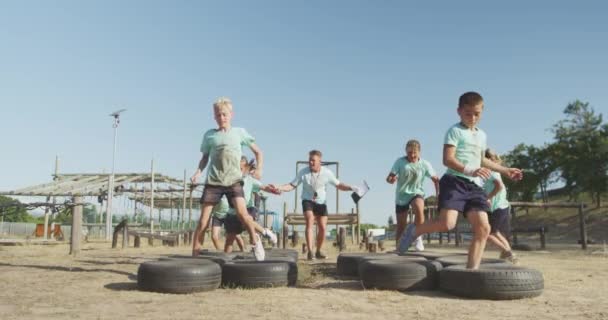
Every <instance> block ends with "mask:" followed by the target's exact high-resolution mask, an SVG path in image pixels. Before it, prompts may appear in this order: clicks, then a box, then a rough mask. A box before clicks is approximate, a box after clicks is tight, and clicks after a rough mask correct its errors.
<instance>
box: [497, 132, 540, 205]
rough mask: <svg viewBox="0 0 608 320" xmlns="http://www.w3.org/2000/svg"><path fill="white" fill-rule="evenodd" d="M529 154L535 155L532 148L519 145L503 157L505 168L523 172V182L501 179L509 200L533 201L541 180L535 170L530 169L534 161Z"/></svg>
mask: <svg viewBox="0 0 608 320" xmlns="http://www.w3.org/2000/svg"><path fill="white" fill-rule="evenodd" d="M530 153H533V154H534V153H535V149H534V146H527V145H525V144H523V143H521V144H518V145H517V146H515V148H514V149H513V150H511V151H509V152H508V153H507V154H505V155H504V156H503V161H504V163H505V165H506V166H508V167H514V168H520V169H523V170H524V177H523V180H521V181H519V182H515V181H512V180H510V179H503V182H504V184H505V186H506V187H507V189H508V190H509V193H508V195H509V200H520V201H533V200H534V195H535V194H536V192H537V191H538V189H539V185H540V183H541V180H542V179H541V177H540V175H539V174H538V173H537V172H536V171H535V170H533V169H531V168H533V161H534V160H533V159H532V157H531V155H530Z"/></svg>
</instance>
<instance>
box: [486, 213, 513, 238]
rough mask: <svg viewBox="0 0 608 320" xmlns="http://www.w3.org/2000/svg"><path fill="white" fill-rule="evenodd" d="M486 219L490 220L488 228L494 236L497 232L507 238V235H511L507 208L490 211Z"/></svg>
mask: <svg viewBox="0 0 608 320" xmlns="http://www.w3.org/2000/svg"><path fill="white" fill-rule="evenodd" d="M488 219H489V220H490V227H491V228H492V231H490V233H491V234H494V233H496V232H497V231H500V233H502V235H503V236H505V237H508V236H509V234H510V233H511V223H510V221H509V220H510V219H509V208H505V209H496V210H494V211H492V213H491V214H490V216H489V217H488Z"/></svg>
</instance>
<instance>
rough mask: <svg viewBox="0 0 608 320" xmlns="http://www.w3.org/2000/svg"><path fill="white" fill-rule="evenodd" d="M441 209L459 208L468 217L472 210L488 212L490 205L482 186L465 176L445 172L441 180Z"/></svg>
mask: <svg viewBox="0 0 608 320" xmlns="http://www.w3.org/2000/svg"><path fill="white" fill-rule="evenodd" d="M441 209H451V210H457V211H458V212H462V213H463V214H464V216H465V217H466V214H467V212H469V211H471V210H479V211H485V212H488V211H489V210H490V206H489V204H488V197H487V196H486V193H485V192H484V191H483V189H481V187H479V186H478V185H476V184H475V183H473V182H472V181H469V180H467V179H465V178H461V177H457V176H453V175H451V174H444V175H443V177H441V180H439V210H441Z"/></svg>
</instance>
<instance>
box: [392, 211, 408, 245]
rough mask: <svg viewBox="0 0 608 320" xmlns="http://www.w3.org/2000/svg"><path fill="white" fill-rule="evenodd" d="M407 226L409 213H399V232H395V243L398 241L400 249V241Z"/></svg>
mask: <svg viewBox="0 0 608 320" xmlns="http://www.w3.org/2000/svg"><path fill="white" fill-rule="evenodd" d="M406 225H407V211H404V212H399V213H397V230H395V232H396V234H395V241H397V247H399V239H401V235H402V234H403V231H404V230H405V226H406Z"/></svg>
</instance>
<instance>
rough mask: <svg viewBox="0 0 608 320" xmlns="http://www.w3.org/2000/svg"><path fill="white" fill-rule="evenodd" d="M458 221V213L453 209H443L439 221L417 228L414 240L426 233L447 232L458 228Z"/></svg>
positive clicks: (429, 222)
mask: <svg viewBox="0 0 608 320" xmlns="http://www.w3.org/2000/svg"><path fill="white" fill-rule="evenodd" d="M457 220H458V211H457V210H453V209H441V211H440V212H439V219H437V220H433V221H428V222H427V223H423V224H421V225H419V226H416V233H415V234H414V239H415V238H417V237H418V236H420V235H422V234H425V233H433V232H447V231H450V230H452V229H454V227H455V226H456V221H457Z"/></svg>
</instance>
